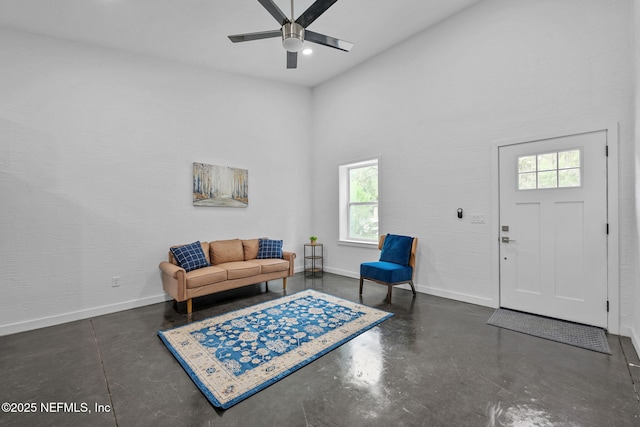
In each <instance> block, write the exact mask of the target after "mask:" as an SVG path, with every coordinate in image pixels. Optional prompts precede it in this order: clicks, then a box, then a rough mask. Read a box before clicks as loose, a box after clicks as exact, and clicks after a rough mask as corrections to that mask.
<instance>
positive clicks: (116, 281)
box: [111, 276, 120, 288]
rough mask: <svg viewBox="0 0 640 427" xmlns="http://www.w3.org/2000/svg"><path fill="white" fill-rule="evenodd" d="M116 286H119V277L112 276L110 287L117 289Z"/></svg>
mask: <svg viewBox="0 0 640 427" xmlns="http://www.w3.org/2000/svg"><path fill="white" fill-rule="evenodd" d="M118 286H120V276H113V277H112V278H111V287H112V288H117V287H118Z"/></svg>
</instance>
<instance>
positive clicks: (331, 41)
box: [304, 30, 353, 52]
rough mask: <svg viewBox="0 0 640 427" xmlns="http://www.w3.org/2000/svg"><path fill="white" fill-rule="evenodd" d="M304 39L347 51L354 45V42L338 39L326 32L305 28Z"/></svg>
mask: <svg viewBox="0 0 640 427" xmlns="http://www.w3.org/2000/svg"><path fill="white" fill-rule="evenodd" d="M304 40H305V41H308V42H313V43H318V44H322V45H325V46H329V47H333V48H335V49H340V50H343V51H345V52H349V51H350V50H351V48H352V47H353V43H349V42H347V41H344V40H340V39H336V38H335V37H331V36H325V35H324V34H319V33H314V32H313V31H309V30H305V32H304Z"/></svg>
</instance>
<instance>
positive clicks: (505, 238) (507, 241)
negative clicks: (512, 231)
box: [502, 237, 515, 243]
mask: <svg viewBox="0 0 640 427" xmlns="http://www.w3.org/2000/svg"><path fill="white" fill-rule="evenodd" d="M513 242H515V240H513V239H509V238H508V237H503V238H502V243H513Z"/></svg>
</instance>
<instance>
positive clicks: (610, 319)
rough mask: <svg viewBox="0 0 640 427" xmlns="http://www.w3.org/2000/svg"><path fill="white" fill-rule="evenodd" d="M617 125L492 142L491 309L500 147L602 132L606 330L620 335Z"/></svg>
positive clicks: (496, 279)
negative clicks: (604, 148) (606, 227)
mask: <svg viewBox="0 0 640 427" xmlns="http://www.w3.org/2000/svg"><path fill="white" fill-rule="evenodd" d="M618 126H619V124H618V122H614V123H609V124H603V125H600V126H598V125H583V126H575V127H573V128H560V129H555V130H554V129H550V130H549V131H546V132H544V133H541V134H533V135H527V136H522V137H517V138H510V139H505V140H499V141H494V143H493V145H492V153H491V173H492V177H491V187H492V188H491V199H492V206H493V213H492V215H491V223H492V224H493V227H492V236H494V238H492V244H491V256H492V258H491V259H492V268H491V270H492V279H493V280H492V282H493V284H494V285H493V291H492V297H493V302H494V308H498V307H500V170H499V167H500V163H499V151H500V147H504V146H508V145H514V144H522V143H527V142H535V141H539V140H544V139H552V138H561V137H564V136H569V135H577V134H582V133H591V132H601V131H604V132H606V135H607V146H608V150H609V155H608V157H607V218H608V222H609V235H608V237H607V299H608V301H609V313H607V324H608V325H609V327H608V331H609V332H610V333H612V334H616V335H618V334H619V332H620V280H619V278H620V271H619V266H620V263H619V250H618V248H619V246H618V245H619V229H618V224H619V216H618V214H619V212H618V211H619V209H618V198H619V193H618V135H619V130H618Z"/></svg>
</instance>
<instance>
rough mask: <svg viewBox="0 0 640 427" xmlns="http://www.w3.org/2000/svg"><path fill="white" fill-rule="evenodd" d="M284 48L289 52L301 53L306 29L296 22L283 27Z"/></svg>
mask: <svg viewBox="0 0 640 427" xmlns="http://www.w3.org/2000/svg"><path fill="white" fill-rule="evenodd" d="M282 46H283V47H284V48H285V49H286V50H287V51H289V52H300V51H301V50H302V48H303V46H304V27H303V26H302V25H300V24H297V23H295V22H287V23H286V24H284V25H283V26H282Z"/></svg>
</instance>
